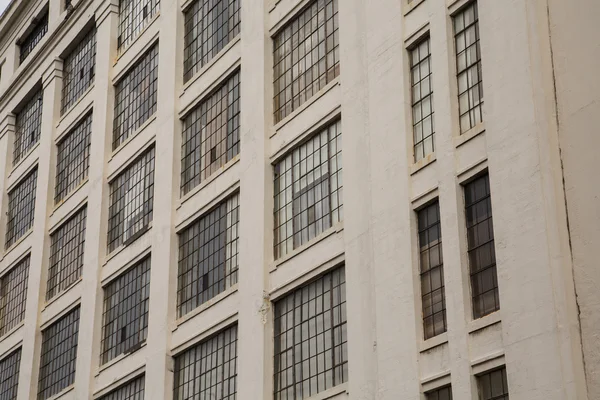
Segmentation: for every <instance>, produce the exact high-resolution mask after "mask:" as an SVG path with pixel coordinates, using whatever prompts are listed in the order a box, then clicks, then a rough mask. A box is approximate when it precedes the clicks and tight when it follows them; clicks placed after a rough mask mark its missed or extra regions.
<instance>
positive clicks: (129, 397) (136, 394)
mask: <svg viewBox="0 0 600 400" xmlns="http://www.w3.org/2000/svg"><path fill="white" fill-rule="evenodd" d="M145 384H146V377H145V376H144V375H142V376H140V377H137V378H135V379H134V380H132V381H129V382H127V383H126V384H124V385H122V386H119V387H118V388H117V389H115V390H113V391H112V392H110V393H109V394H107V395H105V396H102V397H100V399H99V400H144V385H145Z"/></svg>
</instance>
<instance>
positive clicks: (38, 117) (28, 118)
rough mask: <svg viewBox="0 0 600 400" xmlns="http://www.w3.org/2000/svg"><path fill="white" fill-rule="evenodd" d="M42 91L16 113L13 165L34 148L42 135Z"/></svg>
mask: <svg viewBox="0 0 600 400" xmlns="http://www.w3.org/2000/svg"><path fill="white" fill-rule="evenodd" d="M42 102H43V100H42V91H41V90H40V91H39V92H37V93H35V94H34V95H33V96H32V97H31V99H30V100H28V101H27V103H26V104H25V106H24V107H23V109H22V110H21V111H19V112H18V113H17V117H16V126H15V128H16V129H15V144H14V149H13V165H16V164H17V163H18V162H19V161H21V159H22V158H23V157H24V156H25V155H26V154H27V153H28V152H29V150H31V149H32V148H33V146H35V144H36V143H37V142H38V141H39V140H40V136H41V134H42Z"/></svg>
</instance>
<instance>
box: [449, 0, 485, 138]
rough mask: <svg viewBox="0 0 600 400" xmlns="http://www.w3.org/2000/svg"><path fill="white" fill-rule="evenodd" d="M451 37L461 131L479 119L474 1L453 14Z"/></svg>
mask: <svg viewBox="0 0 600 400" xmlns="http://www.w3.org/2000/svg"><path fill="white" fill-rule="evenodd" d="M454 40H455V45H456V71H457V73H458V76H457V79H458V110H459V113H460V132H461V133H463V132H466V131H468V130H469V129H471V128H473V127H474V126H475V125H477V124H478V123H480V122H482V121H483V84H482V82H481V79H482V78H481V77H482V74H481V50H480V49H479V17H478V14H477V3H476V2H473V3H471V4H470V5H469V6H467V8H465V9H464V10H462V11H461V12H460V13H459V14H457V15H456V16H455V17H454Z"/></svg>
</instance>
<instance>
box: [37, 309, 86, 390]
mask: <svg viewBox="0 0 600 400" xmlns="http://www.w3.org/2000/svg"><path fill="white" fill-rule="evenodd" d="M79 311H80V309H79V307H77V308H76V309H74V310H73V311H70V312H69V313H68V314H67V315H65V316H64V317H62V318H61V319H59V320H58V321H56V322H55V323H53V324H52V325H50V326H49V327H48V328H46V329H45V330H44V331H42V354H41V358H40V376H39V381H38V395H37V398H38V400H45V399H48V398H50V397H52V396H54V395H55V394H57V393H60V392H61V391H62V390H63V389H65V388H67V387H69V386H71V385H72V384H73V383H75V363H76V360H77V341H78V333H79Z"/></svg>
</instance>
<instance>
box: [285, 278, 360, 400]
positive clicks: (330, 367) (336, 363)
mask: <svg viewBox="0 0 600 400" xmlns="http://www.w3.org/2000/svg"><path fill="white" fill-rule="evenodd" d="M274 315H275V327H274V330H275V358H274V362H275V382H274V383H275V400H283V399H287V400H292V399H293V400H300V399H305V398H308V397H311V396H314V395H315V394H317V393H320V392H322V391H324V390H327V389H329V388H332V387H334V386H337V385H339V384H341V383H344V382H346V381H347V380H348V343H347V342H348V335H347V327H346V321H347V313H346V277H345V273H344V268H343V267H340V268H337V269H335V270H333V271H331V272H328V273H326V274H324V275H322V276H321V277H320V278H318V279H317V280H315V281H313V282H311V283H309V284H308V285H305V286H303V287H301V288H298V289H296V290H294V291H293V292H292V293H290V294H288V295H287V296H285V297H284V298H283V299H281V300H278V301H277V302H276V303H275V309H274Z"/></svg>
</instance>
